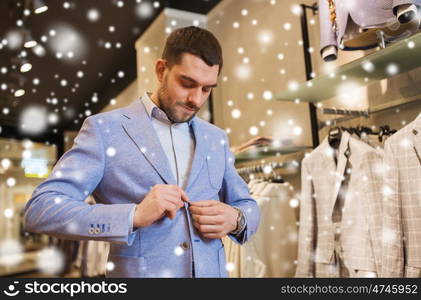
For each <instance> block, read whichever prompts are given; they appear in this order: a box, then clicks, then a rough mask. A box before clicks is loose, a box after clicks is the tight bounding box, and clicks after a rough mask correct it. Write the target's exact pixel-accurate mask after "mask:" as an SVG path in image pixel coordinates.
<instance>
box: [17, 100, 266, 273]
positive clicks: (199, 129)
mask: <svg viewBox="0 0 421 300" xmlns="http://www.w3.org/2000/svg"><path fill="white" fill-rule="evenodd" d="M192 130H193V132H194V137H195V141H196V149H195V152H194V158H193V162H192V168H191V171H190V174H189V179H188V184H187V188H186V190H185V192H186V194H187V195H188V197H189V199H190V201H192V202H195V201H199V200H221V201H224V202H225V203H227V204H229V205H232V206H235V207H237V208H239V209H241V210H242V212H243V213H244V215H245V218H246V224H247V225H246V229H245V231H244V232H243V233H242V234H241V236H230V237H231V238H233V239H235V240H236V241H237V242H239V243H244V242H245V241H247V240H248V239H249V238H250V236H251V235H252V234H254V232H256V230H257V226H258V222H259V210H258V207H257V205H256V202H255V201H254V200H253V199H252V198H251V197H250V195H249V192H248V188H247V185H246V183H245V182H244V181H243V180H242V179H241V177H240V176H239V175H238V173H237V171H236V170H235V167H234V159H233V156H232V154H231V153H230V151H229V146H228V138H227V136H226V134H225V132H224V131H223V130H221V129H219V128H217V127H216V126H214V125H212V124H210V123H207V122H205V121H203V120H201V119H199V118H197V117H195V118H193V119H192ZM109 149H113V151H109ZM109 153H111V154H112V155H107V154H109ZM156 184H174V185H175V184H176V180H175V178H174V175H173V173H172V171H171V169H170V164H169V161H168V159H167V157H166V155H165V153H164V149H163V148H162V146H161V143H160V141H159V139H158V136H157V134H156V132H155V130H154V128H153V126H152V120H151V119H150V117H149V116H148V114H147V112H146V109H145V106H144V105H143V103H142V101H141V99H137V100H135V101H134V102H133V103H132V104H131V105H129V106H127V107H124V108H121V109H117V110H113V111H110V112H106V113H101V114H97V115H93V116H91V117H88V118H86V120H85V121H84V123H83V126H82V128H81V130H80V132H79V134H78V136H77V137H76V139H75V143H74V146H73V147H72V148H71V149H70V150H69V151H68V152H66V153H65V154H64V155H63V156H62V157H61V158H60V160H59V161H58V162H57V164H56V166H55V167H54V169H53V171H52V173H51V175H50V176H49V178H48V179H47V180H45V181H44V182H43V183H41V184H40V185H39V186H38V187H37V188H36V189H35V191H34V193H33V195H32V198H31V199H30V201H29V202H28V203H27V205H26V208H25V210H26V212H25V220H26V227H27V230H28V231H33V232H39V233H45V234H49V235H54V236H59V237H63V238H67V239H91V240H103V241H108V242H111V248H110V256H109V258H108V260H109V261H110V262H112V263H113V265H114V269H112V270H109V272H108V273H107V276H110V277H191V276H192V272H193V271H192V270H193V268H192V266H193V262H194V271H195V276H196V277H226V276H227V272H226V268H225V264H226V262H225V253H224V248H223V245H222V242H221V240H220V239H207V238H203V237H202V236H201V234H200V233H199V232H198V231H197V230H196V229H195V228H194V226H193V223H192V217H191V214H190V211H189V209H188V204H187V203H186V204H185V207H184V208H182V209H179V210H178V211H177V214H176V217H175V218H174V219H173V220H171V219H169V218H168V217H163V218H162V219H160V220H158V221H156V222H155V223H153V224H152V225H150V226H147V227H142V228H137V229H134V228H133V215H134V210H135V207H136V205H137V204H138V203H139V202H140V201H142V199H143V198H144V197H145V195H146V194H147V193H148V192H149V191H150V189H151V188H152V187H153V186H154V185H156ZM91 193H93V196H94V197H95V200H96V202H97V204H96V205H88V204H86V203H84V202H83V200H84V199H85V198H86V196H87V195H89V194H91ZM177 249H181V251H179V250H178V251H177ZM175 251H177V252H175Z"/></svg>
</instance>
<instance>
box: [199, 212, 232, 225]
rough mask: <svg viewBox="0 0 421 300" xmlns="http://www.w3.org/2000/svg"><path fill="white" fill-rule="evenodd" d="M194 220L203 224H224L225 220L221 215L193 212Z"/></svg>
mask: <svg viewBox="0 0 421 300" xmlns="http://www.w3.org/2000/svg"><path fill="white" fill-rule="evenodd" d="M192 217H193V220H194V221H195V222H196V223H198V224H201V225H222V224H224V221H223V219H222V218H221V217H219V216H202V215H196V214H192Z"/></svg>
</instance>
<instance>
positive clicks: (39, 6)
mask: <svg viewBox="0 0 421 300" xmlns="http://www.w3.org/2000/svg"><path fill="white" fill-rule="evenodd" d="M33 5H34V12H35V13H36V14H42V13H43V12H45V11H47V10H48V6H47V5H46V4H45V3H44V1H42V0H33Z"/></svg>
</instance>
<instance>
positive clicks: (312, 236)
mask: <svg viewBox="0 0 421 300" xmlns="http://www.w3.org/2000/svg"><path fill="white" fill-rule="evenodd" d="M307 164H308V161H307V159H306V158H304V160H303V163H302V167H301V201H300V223H299V224H300V225H299V231H298V262H297V270H296V273H295V277H314V276H315V273H314V271H315V270H314V254H315V244H316V205H315V198H314V196H313V195H314V188H313V180H312V178H311V173H310V171H309V169H308V165H307Z"/></svg>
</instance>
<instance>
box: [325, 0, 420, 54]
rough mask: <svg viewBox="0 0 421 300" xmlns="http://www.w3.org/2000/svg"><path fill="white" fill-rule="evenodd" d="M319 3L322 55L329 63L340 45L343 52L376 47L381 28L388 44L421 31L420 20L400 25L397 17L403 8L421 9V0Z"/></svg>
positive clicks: (414, 19) (343, 0)
mask: <svg viewBox="0 0 421 300" xmlns="http://www.w3.org/2000/svg"><path fill="white" fill-rule="evenodd" d="M318 3H319V20H320V51H321V54H322V57H323V59H324V60H326V61H329V60H334V59H336V57H337V49H338V48H339V45H343V47H342V48H344V50H364V49H368V48H373V47H377V46H378V44H379V41H378V39H377V37H376V32H375V31H376V30H377V29H379V28H380V29H382V30H383V31H384V32H385V35H386V36H385V38H386V39H387V40H393V39H401V38H403V37H407V36H408V35H410V34H413V33H415V31H417V30H418V27H419V18H417V17H415V18H413V21H412V22H408V23H406V24H400V23H399V21H398V19H397V17H396V14H397V12H398V9H399V7H403V6H404V5H406V6H407V5H411V4H414V5H416V6H417V7H419V6H421V0H370V1H367V0H353V1H349V0H333V1H329V0H319V1H318ZM329 3H332V6H331V8H330V7H329ZM406 6H405V7H406ZM415 11H416V9H415ZM402 23H403V22H402ZM370 29H374V31H371V30H370Z"/></svg>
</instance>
